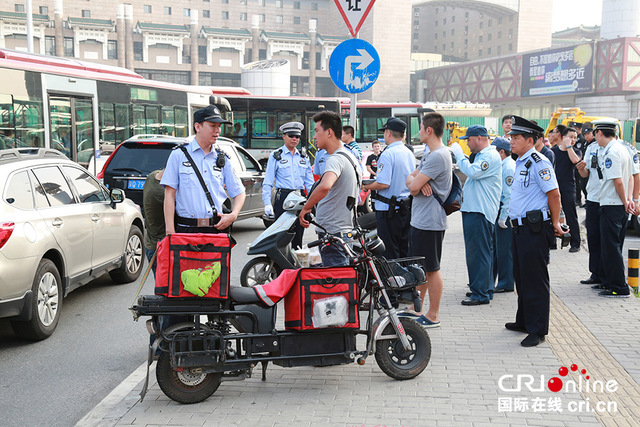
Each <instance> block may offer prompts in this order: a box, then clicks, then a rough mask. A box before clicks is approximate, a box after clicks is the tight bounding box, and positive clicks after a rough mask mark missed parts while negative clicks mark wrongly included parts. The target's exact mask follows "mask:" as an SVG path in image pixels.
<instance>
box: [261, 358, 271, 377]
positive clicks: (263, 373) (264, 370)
mask: <svg viewBox="0 0 640 427" xmlns="http://www.w3.org/2000/svg"><path fill="white" fill-rule="evenodd" d="M260 363H261V364H262V381H267V365H268V364H269V362H268V361H266V360H263V361H261V362H260Z"/></svg>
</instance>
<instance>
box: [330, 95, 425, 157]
mask: <svg viewBox="0 0 640 427" xmlns="http://www.w3.org/2000/svg"><path fill="white" fill-rule="evenodd" d="M340 106H341V114H342V124H343V125H347V124H351V123H350V115H351V100H350V99H348V98H343V99H341V100H340ZM425 111H433V110H431V109H425V108H424V106H423V105H422V104H420V103H417V102H404V103H400V102H398V103H393V102H390V103H380V102H367V101H360V102H358V104H357V109H356V121H357V126H354V128H355V129H356V134H355V139H356V141H358V143H359V144H360V147H361V148H362V149H363V150H371V143H372V142H373V141H375V140H377V139H378V138H381V137H382V132H379V131H378V129H380V128H381V127H382V126H384V124H385V123H386V121H387V119H388V118H389V117H397V118H399V119H401V120H403V121H404V122H405V123H406V124H407V131H406V133H407V134H406V138H405V141H406V142H408V143H409V144H411V145H412V146H414V152H415V151H416V150H417V153H416V155H417V156H420V155H421V154H420V153H422V151H423V150H424V146H423V145H422V144H421V142H420V135H418V132H419V131H420V120H421V118H422V115H423V114H424V112H425ZM351 126H353V124H351Z"/></svg>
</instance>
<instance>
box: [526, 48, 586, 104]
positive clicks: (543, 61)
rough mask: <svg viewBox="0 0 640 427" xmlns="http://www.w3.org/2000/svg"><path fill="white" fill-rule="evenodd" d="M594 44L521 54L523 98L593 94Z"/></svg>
mask: <svg viewBox="0 0 640 427" xmlns="http://www.w3.org/2000/svg"><path fill="white" fill-rule="evenodd" d="M593 56H594V47H593V44H590V43H585V44H581V45H578V46H569V47H563V48H557V49H551V50H545V51H541V52H536V53H528V54H524V55H522V86H521V89H522V92H521V93H522V97H523V98H525V97H530V96H549V95H565V94H572V93H575V94H577V93H589V92H593Z"/></svg>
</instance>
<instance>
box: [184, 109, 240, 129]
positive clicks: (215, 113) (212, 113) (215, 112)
mask: <svg viewBox="0 0 640 427" xmlns="http://www.w3.org/2000/svg"><path fill="white" fill-rule="evenodd" d="M193 122H194V123H202V122H211V123H222V124H225V125H232V124H233V123H231V122H230V121H228V120H225V119H224V118H223V117H222V113H220V110H219V109H218V107H216V106H215V105H209V106H208V107H204V108H201V109H199V110H196V111H195V112H194V113H193Z"/></svg>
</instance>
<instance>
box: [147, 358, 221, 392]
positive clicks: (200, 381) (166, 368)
mask: <svg viewBox="0 0 640 427" xmlns="http://www.w3.org/2000/svg"><path fill="white" fill-rule="evenodd" d="M170 359H171V357H170V356H169V353H167V352H164V351H163V352H162V353H161V354H160V357H159V358H158V364H157V365H156V379H157V380H158V385H159V386H160V389H161V390H162V392H163V393H164V394H165V395H166V396H167V397H168V398H170V399H171V400H175V401H176V402H179V403H186V404H191V403H199V402H202V401H204V400H206V399H207V398H209V397H210V396H211V395H212V394H213V393H215V391H216V390H217V389H218V387H219V386H220V382H221V380H222V373H221V372H220V373H212V374H206V373H202V372H199V371H198V370H197V369H194V368H184V369H182V370H174V369H173V368H172V367H171V363H170Z"/></svg>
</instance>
